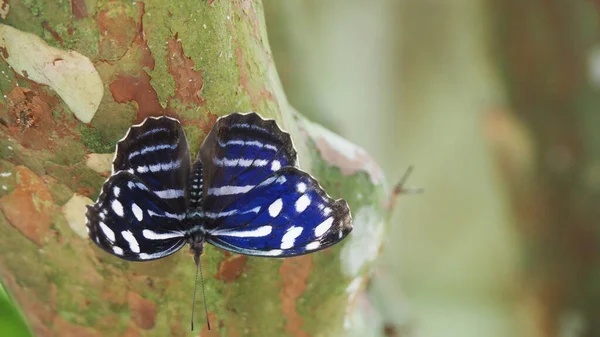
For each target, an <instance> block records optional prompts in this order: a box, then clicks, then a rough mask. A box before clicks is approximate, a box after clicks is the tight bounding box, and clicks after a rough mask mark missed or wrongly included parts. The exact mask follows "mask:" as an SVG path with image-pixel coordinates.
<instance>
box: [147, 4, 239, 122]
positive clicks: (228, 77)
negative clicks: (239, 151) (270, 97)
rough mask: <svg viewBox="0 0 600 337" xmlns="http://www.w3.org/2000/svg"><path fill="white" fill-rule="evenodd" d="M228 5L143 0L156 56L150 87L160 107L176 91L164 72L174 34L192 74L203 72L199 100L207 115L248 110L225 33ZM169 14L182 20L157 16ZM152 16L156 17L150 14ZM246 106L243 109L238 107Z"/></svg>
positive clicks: (228, 34) (232, 48)
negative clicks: (192, 66) (203, 101)
mask: <svg viewBox="0 0 600 337" xmlns="http://www.w3.org/2000/svg"><path fill="white" fill-rule="evenodd" d="M232 6H233V5H232V4H231V3H227V2H224V3H220V4H219V5H218V6H211V5H209V4H208V3H207V2H197V3H189V4H188V5H185V4H183V6H182V4H181V3H179V2H163V1H156V0H154V1H147V2H146V15H145V16H144V26H145V31H146V37H147V39H148V45H149V47H150V49H151V50H152V54H153V55H154V58H155V61H156V66H155V68H154V70H153V71H151V72H150V75H151V76H152V82H151V83H152V85H153V87H154V88H155V89H156V91H157V94H158V97H159V100H160V101H161V104H163V106H164V105H166V103H167V99H168V97H169V96H172V95H173V94H174V92H175V84H174V82H173V79H172V77H171V75H170V74H169V72H168V66H167V58H168V57H169V56H168V50H167V47H166V44H165V42H166V41H168V40H170V39H173V38H174V36H175V33H174V32H177V33H178V37H179V38H180V39H181V43H182V46H183V51H184V54H185V55H186V56H188V57H191V59H192V61H193V62H194V64H195V69H196V70H198V69H199V70H200V71H201V72H202V76H203V79H204V89H203V92H202V94H203V96H204V97H206V98H207V102H206V106H205V107H203V108H205V109H206V110H208V111H212V112H213V113H216V114H219V115H222V114H225V113H227V112H230V111H237V110H240V109H241V110H248V108H249V105H248V104H247V102H248V100H247V99H244V97H243V96H244V95H245V94H244V93H241V94H240V95H238V92H237V90H238V87H239V71H238V68H237V64H236V58H235V49H236V47H237V44H236V43H235V41H234V40H233V35H232V33H231V31H230V28H229V22H228V20H227V16H229V15H230V12H231V11H232ZM167 11H168V12H170V13H172V14H173V16H175V17H184V18H186V19H185V20H176V21H173V20H171V19H170V18H169V17H168V16H165V15H156V13H165V12H167ZM152 13H155V15H152ZM240 103H241V105H245V106H240Z"/></svg>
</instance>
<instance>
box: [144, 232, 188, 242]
mask: <svg viewBox="0 0 600 337" xmlns="http://www.w3.org/2000/svg"><path fill="white" fill-rule="evenodd" d="M142 235H143V236H144V237H145V238H146V239H149V240H167V239H172V238H181V237H183V235H184V234H183V233H182V232H170V233H156V232H154V231H151V230H149V229H144V230H143V231H142Z"/></svg>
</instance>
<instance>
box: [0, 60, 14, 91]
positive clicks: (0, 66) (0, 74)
mask: <svg viewBox="0 0 600 337" xmlns="http://www.w3.org/2000/svg"><path fill="white" fill-rule="evenodd" d="M16 82H17V78H16V76H15V72H14V70H13V69H12V68H11V67H10V66H9V65H8V63H6V61H4V59H3V58H0V92H2V94H3V96H4V95H8V93H9V92H11V91H12V90H13V88H14V86H15V83H16ZM3 98H4V97H3Z"/></svg>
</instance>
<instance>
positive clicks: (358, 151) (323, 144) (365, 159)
mask: <svg viewBox="0 0 600 337" xmlns="http://www.w3.org/2000/svg"><path fill="white" fill-rule="evenodd" d="M303 126H304V127H305V129H306V131H308V135H309V137H310V138H312V139H313V140H314V141H315V144H316V146H317V149H318V150H319V153H320V154H321V156H322V157H323V160H325V161H326V162H327V163H328V164H331V165H333V166H336V167H339V168H340V170H341V171H342V174H344V175H354V174H356V173H357V172H366V173H367V174H369V177H370V178H371V181H372V182H373V184H376V185H378V184H381V183H383V182H384V175H383V170H382V169H381V167H380V166H379V165H378V164H377V163H376V162H375V160H373V158H371V156H370V155H369V154H368V153H367V151H365V150H364V149H363V148H361V147H359V146H357V145H354V144H353V143H351V142H350V141H348V140H346V139H345V138H342V137H341V136H339V135H337V134H335V133H333V132H331V131H329V130H328V129H326V128H324V127H322V126H321V125H319V124H315V123H311V122H309V121H306V120H303Z"/></svg>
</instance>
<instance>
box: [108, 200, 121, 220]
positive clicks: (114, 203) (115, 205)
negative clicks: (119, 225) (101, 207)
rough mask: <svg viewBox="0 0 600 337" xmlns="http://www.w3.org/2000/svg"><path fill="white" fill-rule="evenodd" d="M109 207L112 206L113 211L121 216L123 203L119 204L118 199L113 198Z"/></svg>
mask: <svg viewBox="0 0 600 337" xmlns="http://www.w3.org/2000/svg"><path fill="white" fill-rule="evenodd" d="M110 207H111V208H112V210H113V212H115V214H117V215H118V216H120V217H122V216H123V214H124V213H123V205H121V203H120V202H119V200H113V201H112V203H111V204H110Z"/></svg>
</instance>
